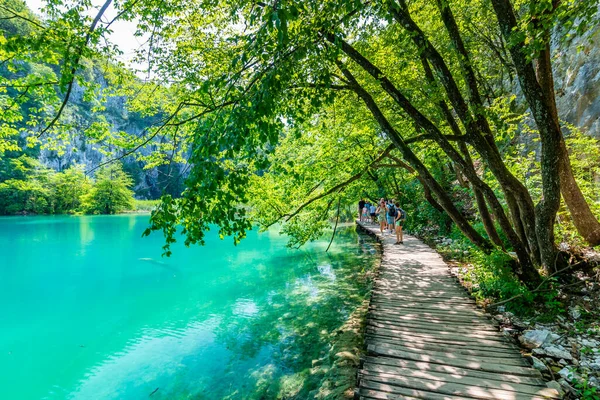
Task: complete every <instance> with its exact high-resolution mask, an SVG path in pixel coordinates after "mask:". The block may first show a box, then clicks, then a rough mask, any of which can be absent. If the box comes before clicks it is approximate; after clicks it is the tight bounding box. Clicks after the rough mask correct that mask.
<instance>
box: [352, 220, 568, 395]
mask: <svg viewBox="0 0 600 400" xmlns="http://www.w3.org/2000/svg"><path fill="white" fill-rule="evenodd" d="M367 229H370V228H367ZM369 232H370V233H371V234H373V235H375V236H378V228H377V227H374V228H373V229H370V231H369ZM378 238H379V239H380V241H381V242H382V245H383V251H384V252H383V257H382V260H381V261H382V262H381V267H380V270H379V273H378V276H377V278H376V279H375V281H374V285H373V290H372V293H371V301H370V307H369V313H368V315H367V327H366V338H365V339H366V343H367V351H368V354H369V355H368V356H367V357H366V358H365V359H364V362H363V364H362V369H363V370H362V371H361V374H360V377H361V380H360V388H359V390H358V391H357V396H358V397H359V398H364V399H365V400H366V399H371V400H374V399H390V400H391V399H433V400H442V399H443V400H455V399H464V398H471V399H486V400H487V399H493V398H500V399H511V400H515V399H516V400H521V399H542V398H558V397H557V393H556V391H551V390H550V389H547V388H545V386H544V383H543V380H541V373H540V372H539V371H537V370H535V369H533V368H531V367H529V365H528V364H527V363H526V361H525V359H524V358H523V357H522V356H521V354H520V352H519V350H518V349H517V348H516V346H514V345H513V344H512V343H510V342H509V341H508V340H507V339H506V338H505V337H504V336H503V335H502V334H501V333H500V332H498V329H497V325H498V323H497V322H496V321H494V320H491V319H490V317H489V315H486V314H485V313H483V312H482V311H481V310H479V309H477V308H476V302H475V301H474V300H473V299H472V298H471V297H470V296H469V295H468V294H467V293H466V292H465V290H464V288H462V287H461V286H460V285H459V283H458V282H457V280H456V278H455V277H454V276H452V275H451V274H450V273H449V269H448V266H447V265H446V264H445V263H444V261H443V260H442V258H441V257H440V256H439V255H438V254H437V253H435V252H434V251H433V250H432V249H430V248H429V247H428V246H426V245H424V244H422V243H421V242H419V241H417V240H415V239H414V238H411V237H410V236H407V237H406V240H405V246H392V245H391V243H393V240H394V239H393V238H392V237H390V236H388V237H383V238H382V237H380V236H379V237H378Z"/></svg>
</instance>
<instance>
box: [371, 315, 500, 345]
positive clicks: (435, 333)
mask: <svg viewBox="0 0 600 400" xmlns="http://www.w3.org/2000/svg"><path fill="white" fill-rule="evenodd" d="M367 325H369V326H372V327H374V328H380V329H386V330H387V331H389V332H395V333H397V334H399V336H401V335H402V334H403V333H411V332H412V333H420V334H427V335H430V336H431V337H438V338H442V337H445V338H449V339H455V340H460V339H462V338H467V339H479V338H483V339H486V340H491V341H497V342H505V341H506V338H504V336H502V335H500V334H498V335H492V334H491V333H493V332H485V333H487V334H486V335H484V334H482V332H473V333H460V334H457V333H456V332H454V331H452V330H443V331H442V330H437V329H426V328H416V327H405V326H400V325H390V324H381V323H378V322H377V321H376V320H374V319H369V320H368V321H367Z"/></svg>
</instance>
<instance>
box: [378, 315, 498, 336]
mask: <svg viewBox="0 0 600 400" xmlns="http://www.w3.org/2000/svg"><path fill="white" fill-rule="evenodd" d="M369 318H374V319H377V320H388V321H397V322H399V323H405V322H406V323H426V324H428V325H431V324H432V325H439V326H448V327H450V328H453V327H464V326H472V327H474V328H476V329H479V330H485V331H493V332H498V328H497V327H496V326H494V325H492V324H489V323H487V321H485V320H482V321H480V322H473V321H470V322H468V323H466V324H465V322H463V321H456V320H451V319H440V318H438V317H429V318H427V319H423V318H415V316H413V315H402V314H394V313H390V312H378V313H369Z"/></svg>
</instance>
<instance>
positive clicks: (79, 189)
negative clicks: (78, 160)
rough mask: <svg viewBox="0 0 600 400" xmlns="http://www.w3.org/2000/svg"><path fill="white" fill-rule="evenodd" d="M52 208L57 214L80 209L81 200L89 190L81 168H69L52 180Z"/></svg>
mask: <svg viewBox="0 0 600 400" xmlns="http://www.w3.org/2000/svg"><path fill="white" fill-rule="evenodd" d="M53 181H54V182H53V183H54V207H55V210H56V212H57V213H68V212H74V211H76V210H79V209H80V208H81V198H82V197H83V196H85V195H87V194H88V193H89V192H90V190H91V187H92V185H91V183H90V182H89V180H88V179H87V177H86V176H85V173H84V171H83V167H81V166H74V167H70V168H68V169H66V170H64V171H63V172H59V173H57V174H56V175H55V176H54V178H53Z"/></svg>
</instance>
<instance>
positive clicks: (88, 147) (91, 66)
mask: <svg viewBox="0 0 600 400" xmlns="http://www.w3.org/2000/svg"><path fill="white" fill-rule="evenodd" d="M4 4H5V6H6V7H9V8H10V9H11V10H14V11H17V12H18V13H19V14H21V15H23V16H26V17H27V18H29V19H31V20H33V21H37V17H36V16H35V15H34V14H33V13H32V12H31V10H29V9H28V8H27V6H26V4H25V3H24V2H23V1H21V0H5V1H4ZM32 26H33V25H32V24H31V23H28V22H27V21H25V20H24V19H21V18H11V15H9V14H8V13H7V12H6V11H4V10H2V9H0V34H1V35H2V36H4V37H11V36H15V35H22V36H26V35H28V34H30V33H31V30H32ZM85 65H86V67H85V69H84V70H82V71H81V72H80V73H79V76H81V77H82V79H84V80H85V81H87V82H92V83H94V84H96V85H97V86H98V88H100V89H106V88H107V87H108V86H109V84H108V79H109V78H107V76H106V72H105V70H106V62H105V61H103V60H91V61H90V60H86V62H85ZM110 68H118V67H116V66H114V65H111V66H110ZM44 70H48V72H54V73H58V68H57V67H56V66H55V65H45V64H35V63H28V64H27V65H23V68H22V69H21V70H20V71H12V70H10V69H9V68H7V66H6V65H5V63H1V64H0V77H2V78H5V79H9V80H11V79H16V78H19V77H23V76H24V75H26V74H29V73H34V72H35V73H40V71H42V72H43V71H44ZM132 79H134V78H132ZM14 90H15V89H12V88H8V90H7V95H8V96H7V97H6V98H10V97H11V95H14ZM11 91H12V92H11ZM100 92H101V90H100ZM1 97H2V93H0V99H1ZM126 102H127V98H126V97H124V96H119V95H115V96H107V97H106V98H104V99H100V98H99V97H96V98H89V96H86V93H85V92H84V89H83V88H82V86H81V85H80V84H78V83H77V82H75V84H74V87H73V91H72V93H71V96H70V100H69V103H68V104H67V106H66V108H65V111H64V112H63V116H62V117H61V121H60V122H61V124H62V125H64V126H65V127H66V129H65V136H64V137H56V136H55V137H53V138H52V137H51V138H49V139H48V141H50V142H52V141H55V142H56V143H57V144H59V147H60V150H58V151H57V150H54V149H52V150H51V149H44V148H41V147H40V146H39V145H38V146H35V147H33V148H28V147H26V146H25V143H24V140H23V138H20V139H19V141H20V143H19V144H20V145H21V147H22V149H23V150H22V151H12V152H7V153H6V154H4V157H12V158H15V157H18V156H19V155H21V154H23V153H26V154H27V155H30V156H32V157H34V158H36V159H38V160H39V161H40V162H41V163H42V164H43V165H45V166H47V167H50V168H52V169H54V170H56V171H63V170H65V169H67V168H69V167H70V166H73V165H75V164H84V165H85V166H86V169H92V168H94V167H95V166H97V165H99V164H100V163H102V162H103V161H106V160H107V159H108V156H107V155H106V153H107V152H110V151H111V150H116V149H114V148H111V145H108V146H105V145H103V144H102V143H90V141H89V140H87V139H86V137H85V136H84V135H80V134H77V133H78V132H80V131H81V130H85V129H88V128H89V127H90V126H92V125H93V124H102V125H104V126H106V125H108V126H109V128H110V130H111V131H112V132H117V131H122V132H125V133H126V134H128V135H133V136H139V135H141V134H143V132H144V131H145V130H146V129H147V128H148V127H149V126H151V125H152V124H154V123H156V122H157V121H158V120H159V119H160V117H161V115H160V114H159V115H155V116H152V117H148V116H142V115H140V114H139V113H137V112H132V111H130V110H129V109H128V108H127V107H126ZM99 103H100V104H101V105H102V108H103V109H100V110H98V104H99ZM38 106H39V105H38V104H36V103H35V101H33V100H32V101H27V102H25V103H24V104H22V105H21V112H22V113H23V114H24V115H27V113H28V112H29V110H31V109H34V108H35V107H38ZM26 120H27V118H25V119H24V121H26ZM24 123H25V122H23V124H24ZM22 127H25V125H22ZM101 147H102V150H103V151H102V152H101V151H99V149H100V148H101ZM141 151H142V154H143V153H144V152H146V154H148V153H149V152H151V151H152V149H145V150H144V149H142V150H141ZM122 161H123V168H124V170H125V171H126V172H127V173H129V174H130V175H131V177H132V178H133V179H134V191H135V195H136V197H138V198H142V199H156V198H158V197H160V195H161V193H163V191H165V192H166V193H169V194H172V195H174V196H178V195H179V194H180V193H181V191H182V190H183V180H184V172H185V170H184V168H183V165H182V164H178V163H172V164H171V165H165V166H159V167H155V168H151V169H144V166H145V164H144V162H142V161H137V160H136V159H134V158H133V157H126V158H124V159H123V160H122Z"/></svg>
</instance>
